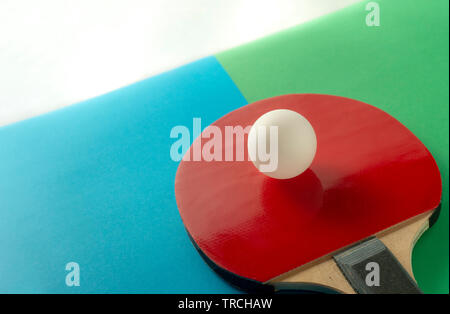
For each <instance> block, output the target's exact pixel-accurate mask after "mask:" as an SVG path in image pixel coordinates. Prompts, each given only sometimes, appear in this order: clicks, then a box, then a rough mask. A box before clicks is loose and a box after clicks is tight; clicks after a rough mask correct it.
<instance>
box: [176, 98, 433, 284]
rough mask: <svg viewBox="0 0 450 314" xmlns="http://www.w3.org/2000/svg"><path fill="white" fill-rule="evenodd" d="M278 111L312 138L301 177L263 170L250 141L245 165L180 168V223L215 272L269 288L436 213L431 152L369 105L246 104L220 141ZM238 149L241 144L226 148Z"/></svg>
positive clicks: (229, 118) (313, 101) (222, 122)
mask: <svg viewBox="0 0 450 314" xmlns="http://www.w3.org/2000/svg"><path fill="white" fill-rule="evenodd" d="M274 109H290V110H294V111H296V112H298V113H300V114H301V115H303V116H304V117H305V118H307V119H308V120H309V121H310V123H311V124H312V126H313V127H314V129H315V131H316V135H317V154H316V157H315V159H314V161H313V163H312V165H311V167H310V169H308V170H307V171H306V172H304V173H303V174H301V175H299V176H298V177H296V178H293V179H288V180H276V179H272V178H269V177H267V176H265V175H263V174H262V173H260V172H259V171H258V170H257V169H256V168H255V167H254V165H253V164H252V162H251V161H249V160H248V158H247V149H246V147H247V136H245V139H244V143H243V144H244V145H245V161H232V162H231V161H210V162H208V161H182V162H181V163H180V165H179V168H178V171H177V174H176V179H175V193H176V199H177V204H178V208H179V211H180V214H181V218H182V220H183V222H184V224H185V226H186V229H187V231H188V232H189V234H190V235H191V237H192V239H193V240H194V241H195V243H196V244H197V246H198V247H199V249H200V250H201V251H202V252H203V253H204V254H206V256H207V257H209V259H211V260H212V261H213V262H214V263H215V264H216V265H218V266H219V267H222V268H223V269H226V270H228V271H230V272H232V273H234V274H236V275H239V276H242V277H245V278H248V279H253V280H257V281H259V282H266V281H268V280H270V279H272V278H274V277H277V276H279V275H281V274H284V273H286V272H288V271H290V270H292V269H295V268H297V267H299V266H301V265H304V264H306V263H308V262H311V261H313V260H315V259H317V258H319V257H321V256H324V255H326V254H329V253H332V252H335V251H337V250H339V249H340V248H343V247H345V246H347V245H350V244H352V243H354V242H357V241H359V240H362V239H365V238H367V237H369V236H371V235H374V234H376V233H378V232H380V231H382V230H385V229H387V228H389V227H391V226H393V225H396V224H398V223H400V222H402V221H404V220H407V219H408V218H411V217H413V216H416V215H418V214H421V213H424V212H426V211H428V210H432V209H435V208H437V207H438V205H439V202H440V198H441V179H440V174H439V170H438V168H437V165H436V163H435V161H434V159H433V157H432V156H431V154H430V153H429V151H428V150H427V149H426V148H425V146H424V145H423V144H422V143H421V142H420V141H419V140H418V139H417V137H415V136H414V135H413V134H412V133H411V132H410V131H409V130H408V129H407V128H406V127H404V126H403V125H402V124H401V123H400V122H398V121H397V120H395V119H394V118H393V117H391V116H390V115H388V114H387V113H385V112H383V111H381V110H379V109H377V108H375V107H373V106H371V105H368V104H365V103H363V102H360V101H356V100H352V99H348V98H343V97H336V96H328V95H312V94H301V95H286V96H280V97H275V98H270V99H265V100H262V101H258V102H256V103H252V104H249V105H247V106H245V107H242V108H240V109H238V110H235V111H233V112H231V113H229V114H227V115H226V116H224V117H223V118H221V119H219V120H218V121H216V122H215V123H214V124H213V125H215V126H218V127H219V128H220V129H221V131H222V134H223V135H224V134H225V129H224V127H225V126H238V125H240V126H242V127H245V126H248V125H252V124H253V123H254V122H255V121H256V120H257V119H258V117H260V116H261V115H262V114H264V113H266V112H268V111H270V110H274ZM196 141H197V143H199V142H198V141H199V139H197V140H196ZM207 141H208V139H203V140H202V145H203V144H205V143H206V142H207ZM194 144H195V143H194ZM223 145H225V141H223ZM236 145H242V142H236V141H234V147H225V146H224V147H223V150H225V149H234V148H235V146H236ZM192 150H193V147H191V149H190V150H189V152H188V153H189V154H191V156H192ZM223 156H224V154H223ZM191 160H192V159H191Z"/></svg>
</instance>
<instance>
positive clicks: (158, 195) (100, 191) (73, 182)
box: [0, 57, 246, 293]
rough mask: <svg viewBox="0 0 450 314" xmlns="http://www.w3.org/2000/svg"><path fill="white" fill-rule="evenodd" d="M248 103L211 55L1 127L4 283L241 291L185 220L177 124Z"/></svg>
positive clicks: (82, 289)
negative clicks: (71, 274) (75, 268)
mask: <svg viewBox="0 0 450 314" xmlns="http://www.w3.org/2000/svg"><path fill="white" fill-rule="evenodd" d="M245 104H246V101H245V99H244V97H243V96H242V95H241V93H240V92H239V90H238V89H237V87H236V86H235V85H234V83H233V82H232V81H231V79H230V78H229V76H228V75H227V73H226V72H225V71H224V70H223V69H222V67H221V65H220V64H219V63H218V62H217V60H216V59H215V58H214V57H210V58H205V59H202V60H200V61H197V62H195V63H192V64H189V65H187V66H184V67H181V68H179V69H176V70H173V71H170V72H167V73H165V74H162V75H159V76H156V77H153V78H150V79H147V80H144V81H141V82H138V83H136V84H133V85H130V86H127V87H124V88H122V89H119V90H117V91H114V92H111V93H109V94H106V95H103V96H100V97H97V98H94V99H91V100H88V101H84V102H81V103H78V104H75V105H73V106H70V107H67V108H65V109H62V110H58V111H55V112H52V113H49V114H46V115H43V116H40V117H37V118H33V119H30V120H26V121H23V122H20V123H16V124H13V125H10V126H6V127H3V128H0V292H2V293H5V292H6V293H11V292H14V293H130V292H131V293H157V292H158V293H211V292H212V293H216V292H217V293H228V292H236V291H235V290H234V289H232V288H231V287H230V286H228V284H226V283H225V282H224V281H222V280H221V279H220V278H219V277H218V276H216V274H214V273H213V272H212V271H211V270H210V269H209V267H208V266H207V265H206V264H205V263H204V262H203V260H202V259H201V257H200V256H199V255H198V253H197V252H196V250H195V248H194V247H193V246H192V244H191V242H190V240H189V239H188V237H187V234H186V232H185V230H184V227H183V224H182V221H181V219H180V216H179V214H178V210H177V206H176V202H175V197H174V178H175V173H176V169H177V166H178V163H176V162H174V161H172V160H171V159H170V146H171V145H172V143H173V142H174V139H171V138H170V137H169V134H170V130H171V128H172V127H174V126H176V125H186V126H189V128H190V129H191V130H192V118H193V117H201V118H202V124H203V127H206V126H207V124H210V123H212V122H213V121H215V120H216V119H218V118H220V117H221V116H223V115H224V114H226V113H228V112H229V111H232V110H234V109H236V108H238V107H241V106H243V105H245ZM191 132H192V131H191ZM193 184H195V182H193ZM69 262H77V263H78V264H79V265H80V268H81V278H80V279H81V280H80V286H79V287H68V286H66V284H65V278H66V274H67V273H68V272H67V271H66V270H65V265H66V263H69Z"/></svg>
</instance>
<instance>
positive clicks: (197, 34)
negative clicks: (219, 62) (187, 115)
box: [0, 0, 359, 126]
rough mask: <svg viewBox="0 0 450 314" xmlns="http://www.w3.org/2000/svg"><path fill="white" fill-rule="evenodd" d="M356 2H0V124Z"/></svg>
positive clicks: (317, 0) (35, 113) (101, 91)
mask: <svg viewBox="0 0 450 314" xmlns="http://www.w3.org/2000/svg"><path fill="white" fill-rule="evenodd" d="M358 1H359V0H270V1H269V0H267V1H266V0H147V1H144V0H117V1H116V0H73V1H66V0H39V1H37V0H29V1H25V0H0V126H2V125H6V124H10V123H13V122H15V121H19V120H23V119H26V118H28V117H32V116H35V115H38V114H41V113H44V112H48V111H51V110H54V109H57V108H60V107H62V106H66V105H70V104H73V103H74V102H77V101H80V100H84V99H87V98H90V97H93V96H97V95H100V94H103V93H105V92H108V91H111V90H114V89H116V88H119V87H122V86H125V85H128V84H130V83H133V82H136V81H138V80H141V79H144V78H146V77H149V76H151V75H155V74H158V73H161V72H163V71H166V70H169V69H172V68H174V67H177V66H179V65H182V64H185V63H187V62H190V61H193V60H196V59H198V58H201V57H205V56H208V55H212V54H214V53H217V52H220V51H222V50H225V49H229V48H232V47H235V46H238V45H240V44H243V43H246V42H249V41H252V40H255V39H258V38H260V37H263V36H267V35H269V34H272V33H275V32H277V31H280V30H283V29H286V28H289V27H291V26H294V25H297V24H301V23H304V22H306V21H308V20H311V19H314V18H316V17H319V16H321V15H324V14H327V13H330V12H332V11H335V10H338V9H341V8H343V7H346V6H348V5H350V4H352V3H355V2H358Z"/></svg>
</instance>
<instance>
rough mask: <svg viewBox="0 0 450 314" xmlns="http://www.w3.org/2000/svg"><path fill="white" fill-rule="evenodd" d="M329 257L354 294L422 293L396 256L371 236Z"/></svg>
mask: <svg viewBox="0 0 450 314" xmlns="http://www.w3.org/2000/svg"><path fill="white" fill-rule="evenodd" d="M333 258H334V260H335V261H336V263H337V265H338V266H339V269H340V270H341V271H342V273H343V274H344V276H345V278H346V279H347V281H348V282H349V283H350V285H351V286H352V287H353V289H355V291H356V292H357V293H364V294H421V293H422V292H421V291H420V289H419V287H418V286H417V284H416V282H415V281H414V279H412V278H411V276H410V275H409V274H408V272H407V271H406V270H405V269H404V268H403V266H402V265H401V264H400V263H399V261H398V260H397V258H396V257H395V256H394V255H393V254H392V253H391V251H390V250H389V249H388V248H387V247H386V246H385V245H384V244H383V242H381V241H380V240H378V239H377V238H375V237H373V238H369V239H367V240H365V241H363V242H360V243H358V244H357V245H355V246H353V247H350V248H349V249H346V250H345V251H343V252H341V253H338V254H336V255H334V256H333Z"/></svg>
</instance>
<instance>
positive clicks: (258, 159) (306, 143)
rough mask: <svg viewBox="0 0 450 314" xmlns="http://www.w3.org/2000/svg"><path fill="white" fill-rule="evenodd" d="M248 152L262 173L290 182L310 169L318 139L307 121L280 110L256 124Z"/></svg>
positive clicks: (274, 111)
mask: <svg viewBox="0 0 450 314" xmlns="http://www.w3.org/2000/svg"><path fill="white" fill-rule="evenodd" d="M261 127H263V128H261ZM271 127H276V128H271ZM274 129H276V130H277V131H274ZM271 130H273V131H274V132H271ZM263 133H265V134H263ZM271 133H272V134H271ZM275 133H277V136H275V135H276V134H275ZM261 134H262V135H261ZM274 141H275V142H274ZM264 144H265V147H264ZM275 147H276V148H277V149H275ZM264 148H265V149H264ZM247 149H248V153H249V156H250V159H251V161H252V162H253V164H254V165H255V166H256V168H257V169H258V170H259V171H261V172H262V173H264V174H265V175H267V176H269V177H271V178H275V179H290V178H293V177H296V176H298V175H299V174H301V173H303V172H304V171H305V170H307V169H308V168H309V167H310V166H311V163H312V161H313V159H314V156H315V155H316V149H317V138H316V133H315V132H314V129H313V127H312V125H311V124H310V123H309V121H308V120H307V119H306V118H305V117H303V116H302V115H300V114H299V113H297V112H295V111H292V110H287V109H278V110H273V111H269V112H267V113H265V114H263V115H262V116H261V117H259V118H258V120H256V121H255V123H254V124H253V126H252V127H251V129H250V132H249V134H248V143H247ZM275 159H276V160H275ZM275 163H276V165H275V167H274V164H275Z"/></svg>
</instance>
